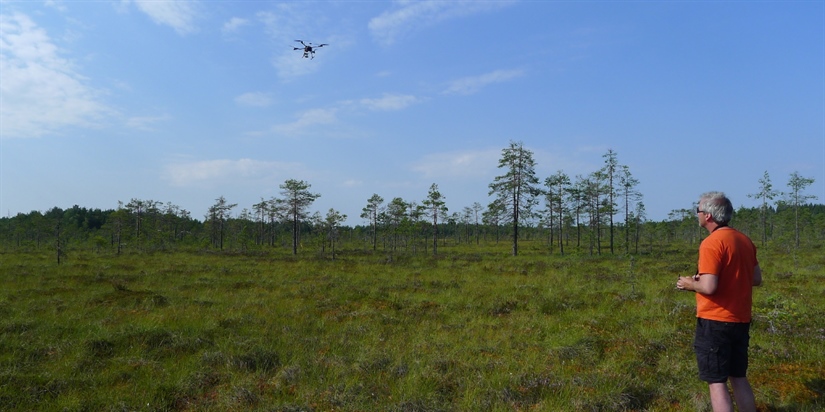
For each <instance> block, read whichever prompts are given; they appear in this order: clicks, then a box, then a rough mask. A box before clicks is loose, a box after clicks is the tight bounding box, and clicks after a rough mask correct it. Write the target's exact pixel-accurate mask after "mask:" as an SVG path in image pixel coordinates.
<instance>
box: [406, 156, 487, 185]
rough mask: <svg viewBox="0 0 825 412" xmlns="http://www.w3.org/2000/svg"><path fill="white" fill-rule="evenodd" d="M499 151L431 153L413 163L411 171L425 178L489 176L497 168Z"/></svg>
mask: <svg viewBox="0 0 825 412" xmlns="http://www.w3.org/2000/svg"><path fill="white" fill-rule="evenodd" d="M500 154H501V151H500V150H499V149H488V150H477V151H467V152H449V153H433V154H429V155H427V156H424V158H422V159H420V160H418V161H417V162H415V163H414V164H413V166H412V170H414V171H416V172H419V173H421V175H422V177H425V178H428V179H429V178H439V179H442V178H468V177H485V176H490V175H491V173H492V172H494V171H495V170H496V167H498V159H499V156H500Z"/></svg>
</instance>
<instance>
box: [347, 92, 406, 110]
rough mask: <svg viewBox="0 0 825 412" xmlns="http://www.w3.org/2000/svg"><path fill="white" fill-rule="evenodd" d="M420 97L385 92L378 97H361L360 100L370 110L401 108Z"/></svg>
mask: <svg viewBox="0 0 825 412" xmlns="http://www.w3.org/2000/svg"><path fill="white" fill-rule="evenodd" d="M419 101H420V99H418V98H417V97H415V96H411V95H398V94H385V95H384V96H382V97H380V98H377V99H361V100H360V101H359V102H360V103H361V104H362V105H364V106H365V107H367V108H368V109H370V110H383V111H389V110H401V109H404V108H406V107H408V106H410V105H412V104H415V103H418V102H419Z"/></svg>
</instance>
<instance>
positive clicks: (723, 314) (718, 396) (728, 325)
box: [676, 192, 762, 412]
mask: <svg viewBox="0 0 825 412" xmlns="http://www.w3.org/2000/svg"><path fill="white" fill-rule="evenodd" d="M696 215H697V217H698V219H699V225H700V226H701V227H703V228H705V229H706V230H707V231H708V233H709V235H708V237H707V238H705V240H703V241H702V244H701V245H700V246H699V266H698V270H697V273H696V275H695V276H692V277H691V276H684V277H680V278H679V280H678V281H677V282H676V287H677V288H678V289H681V290H692V291H695V292H696V335H695V338H694V341H693V349H694V351H695V352H696V361H697V363H698V365H699V378H700V379H701V380H703V381H705V382H707V383H708V386H709V390H710V401H711V405H712V406H713V411H714V412H733V402H732V400H731V397H730V395H729V394H728V386H727V382H728V381H730V385H731V388H732V389H733V397H734V398H735V400H736V405H737V406H738V407H739V411H740V412H748V411H756V402H755V400H754V396H753V390H752V389H751V385H750V383H749V382H748V378H747V377H745V374H746V372H747V369H748V341H749V339H750V335H749V330H750V322H751V306H752V302H753V286H759V285H761V284H762V270H761V269H760V268H759V262H758V261H757V260H756V246H754V244H753V242H752V241H751V240H750V239H749V238H748V237H747V236H745V235H744V234H742V233H741V232H739V231H738V230H736V229H733V228H731V227H729V226H728V223H729V222H730V219H731V217H732V215H733V205H732V204H731V202H730V200H729V199H728V198H727V197H726V196H725V194H724V193H722V192H709V193H705V194H703V195H702V196H701V198H700V199H699V205H698V207H697V208H696Z"/></svg>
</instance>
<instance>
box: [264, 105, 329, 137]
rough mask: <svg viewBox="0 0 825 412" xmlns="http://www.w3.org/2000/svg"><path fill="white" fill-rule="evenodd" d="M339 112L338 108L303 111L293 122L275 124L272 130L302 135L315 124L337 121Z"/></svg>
mask: <svg viewBox="0 0 825 412" xmlns="http://www.w3.org/2000/svg"><path fill="white" fill-rule="evenodd" d="M337 112H338V109H336V108H331V109H312V110H307V111H305V112H303V113H301V114H300V115H299V116H298V119H297V120H295V121H294V122H292V123H284V124H279V125H275V126H273V127H272V131H273V132H275V133H278V134H283V135H287V136H292V137H296V136H300V135H303V134H304V133H306V131H307V129H309V128H311V127H313V126H318V125H325V124H331V123H335V122H336V121H337V120H338V119H337Z"/></svg>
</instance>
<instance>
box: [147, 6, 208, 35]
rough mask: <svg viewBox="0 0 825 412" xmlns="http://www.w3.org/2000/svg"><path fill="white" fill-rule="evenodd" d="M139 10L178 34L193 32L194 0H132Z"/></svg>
mask: <svg viewBox="0 0 825 412" xmlns="http://www.w3.org/2000/svg"><path fill="white" fill-rule="evenodd" d="M133 1H134V3H135V5H136V6H137V8H138V9H140V11H142V12H144V13H146V14H147V15H148V16H149V18H151V19H152V21H154V22H155V23H157V24H161V25H165V26H169V27H171V28H173V29H175V31H177V32H178V33H179V34H187V33H191V32H194V31H195V29H196V27H195V17H196V11H195V8H196V2H195V1H191V0H175V1H157V0H133Z"/></svg>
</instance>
